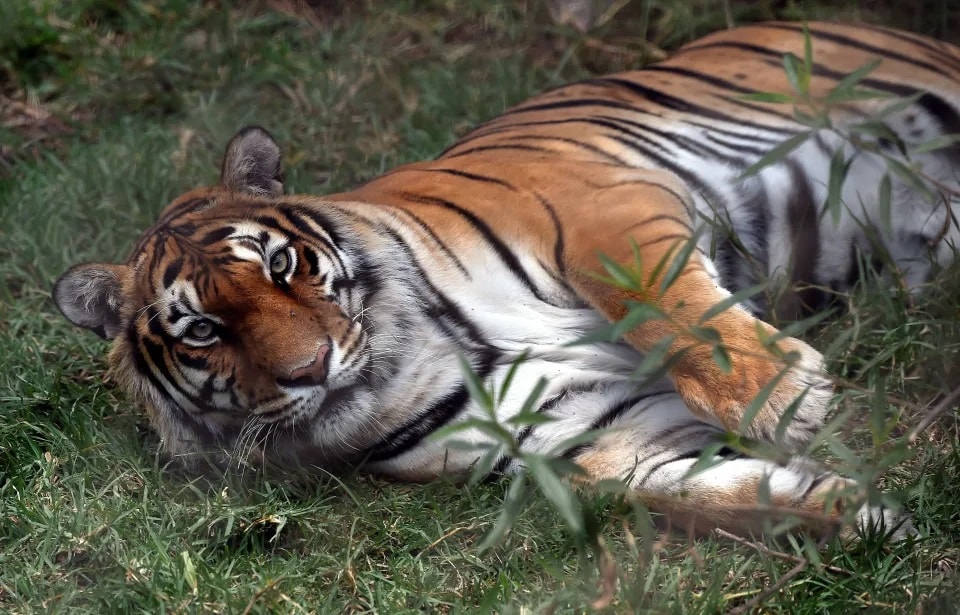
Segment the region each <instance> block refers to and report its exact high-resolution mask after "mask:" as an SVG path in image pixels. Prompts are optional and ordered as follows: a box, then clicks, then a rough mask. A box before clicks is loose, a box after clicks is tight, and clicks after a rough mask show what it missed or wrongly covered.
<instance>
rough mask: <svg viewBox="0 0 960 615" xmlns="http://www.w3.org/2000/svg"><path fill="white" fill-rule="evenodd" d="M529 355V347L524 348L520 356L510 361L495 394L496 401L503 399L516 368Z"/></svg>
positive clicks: (500, 401)
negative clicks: (497, 392) (498, 390)
mask: <svg viewBox="0 0 960 615" xmlns="http://www.w3.org/2000/svg"><path fill="white" fill-rule="evenodd" d="M529 355H530V349H529V348H525V349H524V350H523V352H521V353H520V356H519V357H517V358H516V359H514V360H513V361H512V362H511V363H510V369H508V370H507V374H506V376H504V377H503V383H502V384H501V385H500V393H499V394H498V395H497V402H498V403H502V402H503V399H504V398H505V397H506V396H507V391H509V390H510V385H511V384H512V383H513V377H514V376H515V375H516V374H517V369H519V367H520V365H521V364H522V363H523V362H524V361H526V360H527V357H528V356H529Z"/></svg>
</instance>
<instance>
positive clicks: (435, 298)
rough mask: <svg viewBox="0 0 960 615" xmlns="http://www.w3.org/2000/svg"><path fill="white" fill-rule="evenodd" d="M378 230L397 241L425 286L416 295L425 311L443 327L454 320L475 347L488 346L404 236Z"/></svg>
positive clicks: (383, 229) (385, 227) (385, 229)
mask: <svg viewBox="0 0 960 615" xmlns="http://www.w3.org/2000/svg"><path fill="white" fill-rule="evenodd" d="M377 232H378V233H382V234H384V235H387V236H389V237H391V238H392V239H393V240H394V242H395V243H396V246H397V247H398V248H399V249H400V250H402V251H403V252H404V254H405V255H406V257H407V261H408V262H409V263H410V266H411V267H412V268H413V269H414V270H415V273H416V278H417V283H418V284H419V285H422V286H423V287H425V288H421V289H419V290H421V291H422V290H426V291H427V292H426V293H423V292H420V293H418V294H417V297H416V298H417V300H418V301H419V303H420V304H421V307H422V308H423V309H424V311H425V312H427V313H428V314H429V315H431V316H432V317H435V318H437V319H438V322H437V324H439V325H441V326H443V327H446V326H448V323H447V321H448V320H450V321H453V325H454V326H455V327H458V328H460V329H463V330H464V331H465V332H466V335H467V341H468V342H469V343H470V344H472V345H474V347H476V348H488V344H487V341H486V338H485V337H484V335H483V334H482V333H481V332H480V330H479V329H478V328H477V326H476V325H475V324H474V323H473V321H471V320H469V319H468V318H467V317H466V316H464V315H463V311H462V310H461V309H460V308H459V307H458V306H457V305H456V304H455V303H454V302H453V301H452V300H451V299H450V298H449V297H447V295H445V294H444V293H442V292H440V290H438V289H437V287H436V286H434V285H433V283H432V282H431V281H430V278H429V277H428V276H427V273H426V271H425V270H424V269H423V267H422V266H421V265H420V262H419V261H418V260H417V258H416V255H415V254H414V252H413V249H412V248H411V247H410V245H409V244H408V243H407V242H405V241H404V240H403V237H401V236H400V235H398V234H397V232H396V231H394V230H393V229H391V228H389V227H387V226H380V227H377ZM411 286H413V284H411ZM430 302H432V304H433V305H431V303H430ZM453 337H454V339H456V340H458V341H460V342H463V341H464V340H462V339H461V338H460V337H459V336H453Z"/></svg>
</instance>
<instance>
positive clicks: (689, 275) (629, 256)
mask: <svg viewBox="0 0 960 615" xmlns="http://www.w3.org/2000/svg"><path fill="white" fill-rule="evenodd" d="M650 175H651V174H650V172H640V171H623V172H622V176H623V177H621V178H619V179H620V181H619V182H618V183H616V184H612V185H608V186H606V187H603V188H599V189H596V190H594V192H593V193H592V194H591V195H590V196H589V198H590V199H591V201H592V203H590V207H591V208H592V209H593V210H595V211H598V212H603V215H602V216H597V217H596V218H595V219H588V220H581V221H578V223H577V224H576V226H575V227H574V228H573V231H572V232H571V237H570V241H569V246H570V247H569V250H568V253H569V262H568V278H569V280H570V282H571V284H572V285H573V286H574V288H575V290H576V291H577V292H578V294H580V296H581V297H583V298H584V299H586V300H587V302H588V303H590V304H591V305H592V306H593V307H594V308H596V309H597V310H599V311H600V312H601V313H603V314H604V315H605V316H606V317H607V318H608V319H610V320H611V321H617V320H620V319H621V318H623V317H624V315H626V314H627V311H628V308H627V302H629V301H641V302H652V303H654V304H656V305H657V306H658V307H659V308H660V309H661V310H662V311H663V312H664V313H665V314H666V315H667V316H668V319H652V320H648V321H646V322H643V323H641V324H640V325H638V326H636V327H635V328H634V329H633V330H631V331H629V332H628V333H627V334H626V335H625V339H626V340H627V341H628V342H629V343H630V344H631V345H633V346H634V347H635V348H637V349H639V350H641V351H648V350H650V349H651V348H653V347H654V346H655V345H656V344H657V343H658V342H660V341H661V340H663V339H664V338H666V337H668V336H676V337H675V340H674V343H673V346H672V348H671V352H673V353H680V354H679V356H678V360H677V362H676V363H675V364H674V365H673V366H672V368H671V372H670V376H671V378H672V379H673V382H674V384H675V386H676V388H677V390H678V391H679V393H680V395H681V396H682V397H683V399H684V401H685V402H686V403H687V405H688V406H689V408H690V409H691V410H692V411H694V412H695V413H697V414H698V416H700V417H702V418H704V419H705V420H709V421H711V422H713V423H714V424H717V425H720V426H722V427H724V428H726V429H728V430H731V431H737V432H741V433H744V434H745V435H747V436H750V437H753V438H758V439H763V440H767V441H773V440H774V437H775V435H776V433H777V428H778V424H779V422H780V419H781V418H782V417H783V415H784V413H785V411H786V409H787V408H788V407H789V406H790V405H791V404H792V403H793V402H794V400H797V399H798V398H800V397H801V396H802V399H800V400H799V402H798V405H797V406H796V411H795V413H794V415H793V420H792V421H791V422H790V423H789V424H788V425H787V426H786V429H785V431H784V433H783V439H782V443H783V444H784V445H786V446H787V447H789V448H791V449H792V450H798V449H799V448H801V447H802V446H803V445H805V444H806V443H807V442H808V441H809V440H810V439H811V438H812V437H813V436H814V435H815V434H816V432H817V430H818V429H819V428H820V427H821V426H822V424H823V420H824V417H825V415H826V412H827V406H828V402H829V399H830V396H831V394H832V387H831V386H830V383H829V381H828V380H827V379H826V378H825V377H824V375H823V374H822V367H823V366H822V357H821V355H820V353H818V352H817V351H816V350H814V349H813V348H811V347H810V346H809V345H807V344H806V343H804V342H802V341H800V340H797V339H793V338H784V339H781V340H780V341H778V342H777V344H776V349H777V351H776V352H773V351H771V349H770V348H768V347H767V346H765V345H764V343H763V340H762V339H761V335H760V334H758V331H759V332H762V335H763V336H764V337H765V336H770V335H774V334H776V333H777V330H776V329H775V328H774V327H772V326H770V325H769V324H767V323H764V322H762V321H760V320H758V319H756V318H755V317H754V316H753V315H752V314H750V313H749V312H748V311H746V310H745V309H743V308H742V307H740V306H739V305H734V306H732V307H730V308H729V309H726V310H724V311H722V312H721V313H719V314H715V315H713V316H712V317H710V318H709V319H706V320H704V318H703V317H704V315H705V314H706V313H707V312H708V311H709V310H710V309H711V308H713V307H714V306H715V305H717V304H718V303H720V302H722V301H724V300H726V299H727V298H728V297H729V296H730V293H729V292H728V291H726V290H725V289H723V288H722V287H720V286H719V285H718V283H717V281H716V279H715V276H714V275H712V273H713V270H712V265H711V264H710V263H709V261H708V260H707V258H706V257H705V256H704V255H703V254H701V253H700V252H699V251H698V250H694V251H693V253H692V254H691V255H690V257H689V259H687V261H686V262H685V263H684V264H683V266H682V269H681V270H680V272H679V274H678V275H677V276H676V278H675V279H674V281H673V282H672V284H669V285H667V287H666V288H661V286H662V281H663V280H664V277H665V275H666V273H667V272H668V271H669V270H670V265H669V263H670V262H671V259H672V258H674V257H675V255H676V254H677V253H678V252H679V251H680V249H681V248H682V246H683V244H685V243H686V242H689V241H692V237H693V230H692V224H691V221H690V216H689V214H688V207H689V205H688V204H687V203H685V201H684V200H683V195H685V194H686V192H685V190H684V189H683V187H682V186H672V187H671V185H670V181H669V179H668V180H664V179H663V178H661V177H656V178H655V181H654V179H651V178H650ZM665 186H666V187H665ZM634 250H637V251H638V252H639V254H640V261H641V267H642V270H641V271H640V275H641V278H642V279H643V280H644V281H645V283H646V284H647V286H646V288H645V289H643V290H636V289H633V290H627V289H624V288H620V287H617V286H615V285H612V284H610V283H608V282H605V281H602V280H597V279H596V278H595V277H593V275H592V274H601V275H603V274H604V273H605V270H604V268H603V265H602V263H601V260H600V256H599V255H601V254H603V255H605V256H606V257H607V258H609V259H610V260H612V261H614V262H616V263H618V264H621V265H623V266H625V267H628V268H635V265H634V263H635V261H636V258H635V254H634ZM664 261H666V262H667V263H668V264H667V266H664V267H662V268H660V269H659V273H656V270H657V265H658V264H659V263H661V262H664ZM651 278H653V279H651ZM697 327H709V328H712V329H714V330H715V331H716V332H717V333H718V334H719V335H720V338H721V340H722V344H723V346H724V348H725V349H726V350H727V351H728V355H729V357H730V363H731V365H730V369H729V371H725V370H724V369H722V368H721V366H720V365H718V363H717V361H716V360H715V359H714V355H713V347H712V346H711V345H710V344H708V343H704V342H702V341H699V340H697V339H696V338H695V336H694V335H691V332H692V331H693V330H695V329H696V328H697ZM791 355H792V361H790V362H789V363H792V365H788V362H787V361H784V358H787V357H791ZM781 372H783V374H781ZM775 380H776V381H777V382H776V383H775V386H773V388H772V391H771V392H770V394H769V395H768V396H767V397H766V400H765V401H764V403H763V404H762V406H761V407H760V409H759V411H758V412H757V414H756V415H755V418H754V419H753V420H752V422H751V423H750V424H749V425H741V421H742V419H743V417H744V413H745V410H746V409H747V407H748V406H749V405H750V403H751V402H752V401H753V400H754V399H755V398H756V397H757V396H758V394H760V392H761V391H762V390H763V389H764V387H766V386H767V385H768V384H771V383H773V382H774V381H775Z"/></svg>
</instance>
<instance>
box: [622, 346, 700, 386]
mask: <svg viewBox="0 0 960 615" xmlns="http://www.w3.org/2000/svg"><path fill="white" fill-rule="evenodd" d="M675 341H676V336H675V335H668V336H667V337H665V338H663V339H662V340H660V341H659V342H657V343H656V344H654V346H653V347H652V348H651V349H650V350H648V351H647V353H646V356H644V357H643V361H641V362H640V365H638V366H637V368H636V369H634V370H633V373H632V374H630V379H631V380H639V381H643V382H651V381H653V380H658V379H660V378H662V377H663V376H664V375H665V374H666V373H667V372H668V371H669V370H670V368H671V367H673V365H674V364H675V363H677V362H678V361H680V359H682V358H683V355H684V354H685V353H686V352H687V350H688V349H687V348H682V349H680V350H679V351H677V352H675V353H673V354H672V355H670V356H669V357H668V356H667V355H668V353H669V352H670V348H671V346H673V343H674V342H675Z"/></svg>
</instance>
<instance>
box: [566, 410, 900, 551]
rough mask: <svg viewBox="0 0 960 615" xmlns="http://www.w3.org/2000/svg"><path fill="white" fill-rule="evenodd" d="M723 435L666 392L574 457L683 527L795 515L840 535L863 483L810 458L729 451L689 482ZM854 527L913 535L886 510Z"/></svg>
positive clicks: (756, 528) (859, 517)
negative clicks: (620, 483) (851, 501)
mask: <svg viewBox="0 0 960 615" xmlns="http://www.w3.org/2000/svg"><path fill="white" fill-rule="evenodd" d="M719 435H720V430H718V429H717V428H716V427H713V426H711V425H708V424H705V423H703V422H701V421H699V420H698V419H697V418H696V417H695V416H693V415H692V414H691V413H690V412H689V411H688V410H687V409H686V407H685V405H684V403H683V400H682V399H680V397H679V395H677V394H675V393H673V394H666V395H661V396H658V397H656V398H651V399H647V400H644V401H641V402H639V403H638V404H636V405H635V406H634V407H633V408H632V409H631V410H630V411H629V412H627V413H625V414H623V415H621V416H620V417H619V419H618V420H617V421H615V422H614V424H613V425H612V426H611V427H610V431H608V432H606V433H604V434H602V435H601V436H600V437H599V438H597V440H595V441H594V442H593V443H592V444H591V445H589V446H586V447H583V448H581V449H579V452H577V453H576V454H575V455H573V459H574V461H576V463H578V464H579V465H580V466H581V467H583V468H584V469H585V470H586V471H587V472H588V473H589V474H590V476H591V478H592V479H603V478H618V479H625V480H627V482H628V484H629V485H630V486H631V487H632V488H633V489H635V490H636V491H637V492H638V494H639V496H640V498H641V501H643V502H644V503H645V504H647V505H648V506H650V508H651V509H653V510H655V511H657V512H660V513H663V514H665V515H667V518H668V519H669V521H670V524H671V525H672V527H674V528H675V529H681V530H691V531H695V532H699V533H702V532H706V531H709V530H711V529H713V528H721V529H725V530H728V531H732V532H739V533H760V532H762V530H763V528H764V523H765V521H774V522H775V521H777V520H781V519H784V518H786V517H788V516H791V515H794V516H796V518H797V521H798V522H799V524H800V526H801V527H803V528H804V529H805V530H807V531H809V532H811V533H813V534H815V535H824V534H828V533H829V532H831V531H833V530H835V529H838V526H839V524H840V523H841V520H842V518H843V516H844V513H845V511H846V510H849V509H848V508H847V506H848V503H847V500H846V499H845V497H844V496H847V497H850V496H852V495H853V494H854V492H855V490H856V489H855V485H854V483H853V482H852V481H850V480H848V479H845V478H843V477H841V476H838V475H837V474H834V473H832V472H827V471H823V470H822V469H819V468H818V467H817V466H816V465H815V464H814V463H813V462H811V461H810V460H806V459H802V458H799V457H792V458H790V459H789V460H787V461H786V463H783V464H780V463H776V462H773V461H768V460H763V459H757V458H751V457H747V456H742V455H737V454H735V453H734V452H733V451H724V450H723V449H721V451H719V452H718V454H717V455H715V456H714V457H713V458H712V460H711V461H712V462H713V465H708V469H706V470H704V471H701V472H697V473H694V475H693V476H691V477H687V476H686V475H687V473H688V472H690V470H691V468H692V467H693V465H694V464H695V463H697V462H698V460H699V459H700V457H701V454H702V452H703V450H704V449H705V448H706V447H707V446H709V445H711V444H713V443H715V442H716V441H717V437H718V436H719ZM853 521H854V522H855V523H856V524H858V525H860V526H861V527H867V526H870V525H878V524H880V523H882V524H883V526H884V527H885V528H887V529H888V530H893V529H894V528H895V527H896V528H897V529H896V530H895V531H894V533H893V538H895V539H900V538H903V537H905V536H906V535H907V534H908V533H912V532H913V529H912V525H911V524H910V522H909V519H908V518H907V517H905V516H904V517H900V518H898V517H897V516H895V515H894V514H893V513H892V512H891V511H890V510H887V509H883V508H880V507H871V506H866V505H864V506H862V507H861V508H860V509H859V510H858V511H857V513H856V516H855V518H854V519H853ZM898 524H899V527H897V526H898Z"/></svg>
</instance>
